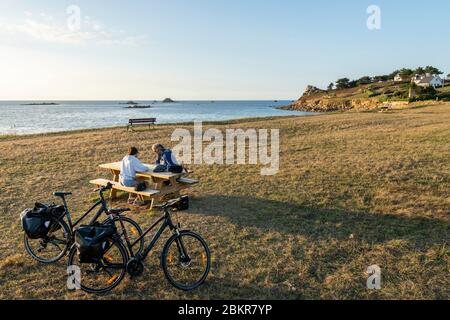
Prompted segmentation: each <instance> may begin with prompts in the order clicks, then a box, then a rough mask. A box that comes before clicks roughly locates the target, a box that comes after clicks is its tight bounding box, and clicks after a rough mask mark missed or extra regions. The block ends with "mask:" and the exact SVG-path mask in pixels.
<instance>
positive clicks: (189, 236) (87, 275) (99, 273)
mask: <svg viewBox="0 0 450 320" xmlns="http://www.w3.org/2000/svg"><path fill="white" fill-rule="evenodd" d="M181 199H182V198H178V199H174V200H170V201H168V202H166V203H165V204H163V205H160V206H154V207H155V208H160V209H161V210H163V211H164V215H163V216H162V217H160V218H159V219H158V220H157V221H156V222H155V223H154V224H153V225H152V226H151V227H149V228H148V229H147V230H146V231H145V232H144V233H143V234H142V235H141V236H140V237H139V238H138V239H136V240H135V241H134V243H132V244H131V247H128V250H127V247H126V246H125V245H124V243H123V241H122V240H121V238H120V237H117V236H113V237H112V238H111V239H110V241H111V245H110V247H109V249H107V250H106V253H105V255H104V257H103V259H101V261H100V262H98V263H95V264H92V263H87V264H85V263H80V260H79V259H78V258H77V248H76V246H73V247H72V249H71V251H70V253H69V259H68V266H69V268H71V269H74V266H76V267H77V268H76V269H78V270H79V274H78V280H77V279H75V282H74V283H75V284H76V285H77V286H78V287H79V288H81V289H82V290H84V291H86V292H89V293H105V292H108V291H110V290H112V289H113V288H114V287H116V286H117V285H118V284H119V283H120V282H121V281H122V279H123V278H124V276H125V274H126V273H127V272H128V274H129V275H130V276H131V277H137V276H139V275H141V274H142V273H143V272H144V263H143V262H144V260H145V259H146V257H147V256H148V254H149V253H150V251H151V250H152V249H153V247H154V246H155V244H156V242H157V241H158V239H159V238H160V237H161V234H162V233H163V232H164V231H165V230H166V229H167V228H169V229H170V230H171V231H172V232H173V235H172V236H171V237H170V238H169V239H168V240H167V242H166V243H165V245H164V248H163V250H162V254H161V266H162V268H163V270H164V275H165V277H166V278H167V280H168V281H169V283H170V284H172V285H173V286H174V287H175V288H178V289H181V290H184V291H190V290H193V289H195V288H197V287H199V286H200V285H202V284H203V283H204V281H205V280H206V278H207V276H208V273H209V270H210V268H211V253H210V250H209V248H208V245H207V244H206V242H205V240H203V238H202V237H201V236H200V235H198V234H197V233H195V232H192V231H189V230H180V224H179V223H177V224H174V223H173V222H172V218H171V213H170V212H171V211H172V210H173V209H174V208H176V207H177V205H178V203H179V202H180V201H181ZM160 223H161V226H160V228H159V230H158V231H157V232H156V234H155V235H154V236H153V238H152V240H151V242H150V244H149V245H148V246H147V247H146V248H145V249H144V250H143V252H136V253H134V252H133V248H134V247H135V246H137V245H138V244H139V243H140V242H141V241H142V240H143V239H144V237H145V236H146V235H147V234H148V233H149V232H150V231H151V230H153V229H154V228H155V227H156V226H157V225H159V224H160ZM72 275H73V274H72Z"/></svg>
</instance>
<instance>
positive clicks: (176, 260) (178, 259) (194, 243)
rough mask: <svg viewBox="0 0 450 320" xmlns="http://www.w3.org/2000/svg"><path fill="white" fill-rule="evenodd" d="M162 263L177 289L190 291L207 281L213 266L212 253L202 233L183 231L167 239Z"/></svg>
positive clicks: (171, 282)
mask: <svg viewBox="0 0 450 320" xmlns="http://www.w3.org/2000/svg"><path fill="white" fill-rule="evenodd" d="M161 264H162V268H163V270H164V275H165V276H166V278H167V280H168V281H169V282H170V284H172V285H173V286H174V287H175V288H177V289H180V290H184V291H190V290H194V289H196V288H198V287H199V286H201V285H202V284H203V282H205V280H206V277H207V276H208V273H209V270H210V268H211V253H210V251H209V248H208V245H207V244H206V242H205V240H203V238H202V237H201V236H200V235H198V234H196V233H195V232H191V231H181V232H180V234H179V235H173V236H172V237H171V238H170V239H169V240H167V242H166V244H165V246H164V249H163V252H162V255H161Z"/></svg>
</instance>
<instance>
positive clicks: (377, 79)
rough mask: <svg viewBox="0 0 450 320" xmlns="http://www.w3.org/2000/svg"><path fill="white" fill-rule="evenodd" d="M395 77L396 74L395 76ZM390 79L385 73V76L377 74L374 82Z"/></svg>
mask: <svg viewBox="0 0 450 320" xmlns="http://www.w3.org/2000/svg"><path fill="white" fill-rule="evenodd" d="M394 77H395V76H394ZM389 79H390V76H389V75H383V76H375V77H373V82H380V81H381V82H385V81H388V80H389Z"/></svg>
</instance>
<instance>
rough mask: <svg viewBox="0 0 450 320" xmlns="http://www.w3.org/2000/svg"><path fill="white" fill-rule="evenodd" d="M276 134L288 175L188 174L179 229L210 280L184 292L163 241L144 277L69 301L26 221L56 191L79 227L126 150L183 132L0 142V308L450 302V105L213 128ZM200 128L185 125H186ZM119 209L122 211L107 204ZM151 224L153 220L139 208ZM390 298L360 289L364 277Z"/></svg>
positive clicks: (221, 169) (255, 169)
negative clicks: (110, 165) (100, 303)
mask: <svg viewBox="0 0 450 320" xmlns="http://www.w3.org/2000/svg"><path fill="white" fill-rule="evenodd" d="M211 126H214V127H216V128H219V129H222V130H224V129H225V128H244V129H245V128H268V129H270V128H273V129H275V128H279V129H280V171H279V173H278V174H277V175H276V176H261V175H260V174H259V170H260V167H259V166H252V165H244V166H242V165H239V166H238V165H235V166H230V165H228V166H218V165H214V166H207V165H196V166H193V165H192V166H190V168H191V169H192V170H194V174H193V177H196V178H198V179H200V181H201V183H200V184H199V185H197V186H195V187H194V188H193V189H191V190H190V191H189V194H190V195H191V196H192V201H191V208H190V210H189V211H187V212H184V213H180V214H178V219H179V220H180V221H181V223H182V226H184V227H185V228H189V229H191V230H195V231H197V232H199V233H200V234H202V235H203V236H204V237H205V239H206V240H207V241H208V243H209V245H210V247H211V250H212V255H213V266H212V270H211V274H210V276H209V278H208V280H207V282H206V283H205V284H204V285H203V286H202V287H201V288H199V289H197V290H195V291H193V292H190V293H185V292H181V291H177V290H175V289H173V288H172V287H171V286H170V285H169V284H168V282H167V281H166V280H165V278H164V275H163V272H162V269H161V268H160V267H159V257H160V250H161V242H160V243H159V245H158V247H157V248H156V250H155V251H154V252H153V253H152V254H151V255H150V256H149V257H148V259H147V262H146V267H147V268H146V271H145V273H144V275H143V276H142V277H141V278H139V279H133V280H130V279H129V278H128V277H127V278H126V279H125V280H124V281H123V282H122V283H121V284H120V286H119V287H117V288H116V289H115V290H114V291H113V292H111V293H110V294H107V295H104V296H95V295H87V294H85V293H83V292H70V291H68V290H67V289H66V275H65V268H66V259H63V260H62V261H61V262H60V263H58V264H55V265H53V266H43V265H39V264H38V263H37V262H35V261H33V260H32V259H31V258H30V257H29V256H28V255H27V254H26V253H25V250H24V247H23V243H22V237H23V235H22V231H21V226H20V224H19V213H20V212H21V211H22V210H23V209H24V208H26V207H30V206H32V205H33V203H34V201H38V200H40V201H47V202H48V201H52V200H53V198H52V195H51V193H52V192H53V191H55V190H60V189H64V190H66V191H73V192H74V195H73V196H72V197H71V198H70V199H69V205H70V207H71V208H72V211H74V212H75V213H76V214H75V215H77V214H79V213H81V212H82V211H83V210H85V209H87V208H88V206H89V205H90V204H91V203H92V201H93V200H94V199H95V193H92V189H93V187H92V186H91V185H89V183H88V181H89V180H90V179H93V178H99V177H109V173H108V172H106V171H104V170H102V169H100V168H98V165H99V164H101V163H105V162H112V161H119V160H120V159H121V158H122V156H123V155H124V153H125V152H126V149H127V147H128V146H130V145H135V146H137V147H138V148H139V149H141V150H142V154H141V158H142V159H143V160H144V161H146V162H150V161H153V156H152V155H151V154H150V146H151V145H152V144H153V143H155V142H162V143H165V144H167V145H169V146H171V145H172V144H171V142H170V135H171V133H172V131H173V130H174V128H175V126H171V125H166V126H157V127H156V128H154V129H152V130H147V129H144V128H143V129H141V130H138V131H137V132H132V133H131V132H127V131H126V130H124V128H115V129H104V130H93V131H83V132H72V133H59V134H48V135H36V136H23V137H21V136H17V137H2V138H0V237H1V240H0V299H180V298H186V299H222V298H225V299H234V298H242V299H266V298H271V299H449V298H450V283H449V270H450V261H449V254H450V248H449V236H450V232H449V231H450V230H449V226H450V223H449V213H450V105H449V104H447V105H435V106H428V107H427V106H423V107H417V108H414V109H408V110H395V111H392V112H390V113H374V112H365V113H335V114H326V115H320V116H314V117H290V118H276V119H254V120H240V121H230V122H222V123H216V124H208V125H205V126H204V127H205V128H207V127H211ZM185 127H186V128H188V129H192V126H191V125H186V126H185ZM113 205H114V206H124V205H125V199H122V200H118V201H116V202H114V203H113ZM133 210H134V211H133V213H132V214H130V216H131V217H133V218H135V219H136V220H137V221H139V222H140V223H142V225H143V226H148V225H150V223H151V222H152V221H153V219H155V218H156V216H157V215H158V212H149V211H148V210H146V209H133ZM373 264H377V265H379V266H380V267H381V269H382V289H381V290H379V291H370V290H368V289H367V288H366V279H367V274H366V270H367V267H368V266H370V265H373Z"/></svg>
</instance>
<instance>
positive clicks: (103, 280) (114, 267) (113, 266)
mask: <svg viewBox="0 0 450 320" xmlns="http://www.w3.org/2000/svg"><path fill="white" fill-rule="evenodd" d="M112 241H113V242H112V244H111V246H110V248H109V249H108V250H107V251H106V253H105V254H104V255H103V258H102V259H101V260H100V262H97V263H81V262H80V260H79V256H78V250H77V247H76V246H73V247H72V249H71V250H70V253H69V260H68V264H67V265H68V273H69V280H70V283H71V286H72V288H76V289H81V290H83V291H85V292H88V293H98V294H101V293H106V292H108V291H111V290H112V289H114V288H115V287H116V286H117V285H118V284H119V283H120V282H121V281H122V279H123V278H124V276H125V274H126V266H127V262H128V253H127V249H126V248H125V246H124V245H123V243H122V242H121V241H120V240H119V241H117V240H112ZM68 283H69V282H68Z"/></svg>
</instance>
